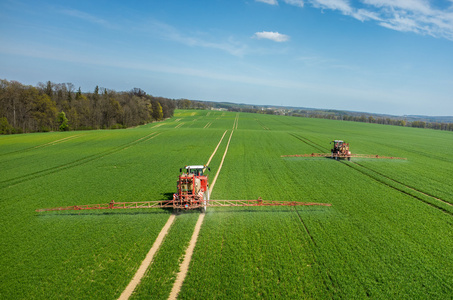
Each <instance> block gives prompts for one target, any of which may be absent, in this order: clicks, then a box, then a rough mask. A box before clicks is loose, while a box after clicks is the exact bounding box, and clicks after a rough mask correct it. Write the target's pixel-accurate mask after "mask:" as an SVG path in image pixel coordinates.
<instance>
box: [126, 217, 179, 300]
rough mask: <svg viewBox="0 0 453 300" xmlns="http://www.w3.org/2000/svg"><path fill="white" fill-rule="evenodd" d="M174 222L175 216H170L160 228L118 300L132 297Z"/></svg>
mask: <svg viewBox="0 0 453 300" xmlns="http://www.w3.org/2000/svg"><path fill="white" fill-rule="evenodd" d="M174 220H175V215H174V214H171V215H170V217H169V218H168V220H167V223H165V225H164V227H163V228H162V230H161V231H160V233H159V235H158V236H157V238H156V240H155V241H154V243H153V246H152V247H151V249H149V252H148V254H146V257H145V259H144V260H143V261H142V263H141V264H140V267H139V268H138V270H137V272H136V273H135V275H134V277H133V278H132V280H131V282H129V284H128V285H127V287H126V289H124V291H123V293H122V294H121V296H120V297H119V298H118V299H119V300H127V299H129V297H130V296H131V295H132V293H133V292H134V290H135V288H136V287H137V285H138V284H139V283H140V281H141V280H142V278H143V276H144V275H145V272H146V270H147V269H148V267H149V265H150V264H151V263H152V261H153V258H154V255H155V254H156V252H157V251H158V250H159V248H160V246H161V245H162V242H163V241H164V239H165V236H166V235H167V233H168V231H169V230H170V227H171V225H173V221H174Z"/></svg>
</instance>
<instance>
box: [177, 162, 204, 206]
mask: <svg viewBox="0 0 453 300" xmlns="http://www.w3.org/2000/svg"><path fill="white" fill-rule="evenodd" d="M205 170H209V171H210V170H211V169H210V168H209V167H205V166H202V165H193V166H186V167H184V168H181V169H179V172H180V173H181V174H180V175H179V178H178V181H177V186H176V188H177V192H176V193H175V194H173V208H174V209H176V210H180V209H185V210H187V209H194V208H199V209H200V210H201V211H202V212H206V205H207V204H208V202H209V183H208V177H207V176H206V175H203V172H204V171H205Z"/></svg>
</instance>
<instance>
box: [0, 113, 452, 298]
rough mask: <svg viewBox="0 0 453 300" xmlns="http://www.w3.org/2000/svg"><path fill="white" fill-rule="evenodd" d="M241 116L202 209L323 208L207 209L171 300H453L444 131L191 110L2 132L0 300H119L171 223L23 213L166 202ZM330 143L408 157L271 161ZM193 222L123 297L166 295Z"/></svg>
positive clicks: (191, 220)
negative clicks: (153, 118)
mask: <svg viewBox="0 0 453 300" xmlns="http://www.w3.org/2000/svg"><path fill="white" fill-rule="evenodd" d="M237 116H238V124H237V129H235V131H234V135H233V136H232V139H231V143H230V145H229V150H228V154H227V155H226V157H225V161H224V164H223V167H222V170H221V172H220V176H219V177H218V179H217V182H216V184H215V189H214V190H213V193H212V195H211V198H212V199H257V198H258V197H262V198H263V199H272V200H289V201H306V202H326V203H332V206H331V207H297V208H296V209H294V208H289V207H280V208H279V207H266V208H240V207H238V208H209V209H208V212H207V214H206V217H205V219H204V223H203V225H202V227H201V231H200V235H199V238H198V242H197V245H196V247H195V252H194V256H193V258H192V262H191V265H190V268H189V273H188V275H187V277H186V279H185V281H184V285H183V287H182V290H181V293H180V295H179V296H180V298H181V299H211V298H220V299H222V298H263V297H264V298H289V299H298V298H318V299H319V298H359V299H360V298H367V297H371V298H383V299H388V298H407V299H414V298H419V299H426V298H435V299H448V298H451V295H452V294H453V276H451V274H452V270H453V251H452V249H453V206H452V204H453V192H452V188H451V187H452V186H453V176H452V175H453V155H451V152H452V149H453V132H440V131H434V130H426V129H415V128H404V127H396V126H385V125H377V124H364V123H353V122H341V121H332V120H320V119H305V118H294V117H284V116H271V115H259V114H247V113H239V114H236V113H230V112H219V111H198V110H179V111H178V110H177V111H176V113H175V116H174V117H173V118H171V119H169V120H166V121H164V122H159V123H152V124H148V125H145V126H140V127H137V128H133V129H126V130H108V131H78V132H55V133H39V134H24V135H10V136H0V170H1V173H0V220H1V222H0V230H1V232H2V234H1V239H0V242H1V247H0V254H1V255H0V269H1V270H2V272H0V298H2V299H45V298H50V299H56V298H58V299H60V298H71V299H80V298H90V299H116V298H118V297H119V295H120V294H121V293H122V291H123V290H124V288H125V287H126V286H127V284H128V283H129V281H130V280H131V279H132V277H133V276H134V274H135V272H136V270H137V269H138V267H139V265H140V263H141V261H142V260H143V259H144V257H145V256H146V254H147V252H148V251H149V249H150V248H151V246H152V244H153V242H154V240H155V239H156V237H157V235H158V233H159V232H160V230H161V229H162V227H163V226H164V224H165V222H166V221H167V219H168V217H169V216H170V214H171V211H168V210H164V209H154V210H126V211H118V210H115V211H95V210H94V211H82V212H76V211H66V212H48V213H37V212H35V209H38V208H45V207H55V206H69V205H75V204H94V203H107V202H110V201H111V200H115V201H147V200H159V199H169V198H171V195H172V193H174V192H175V189H176V180H177V175H178V171H179V168H180V167H182V166H185V165H187V164H205V163H206V162H207V160H208V159H209V157H210V155H211V154H212V152H213V150H214V149H215V147H216V145H217V143H218V142H219V140H220V138H221V137H222V135H223V133H224V132H225V130H228V132H231V129H232V127H233V124H234V121H235V118H236V117H237ZM333 139H343V140H345V141H348V142H349V143H350V147H351V151H352V152H353V153H361V154H379V155H383V156H397V157H405V158H407V160H376V159H352V161H351V162H347V161H334V160H330V159H325V158H301V157H281V155H290V154H303V153H312V152H329V151H330V150H329V149H330V148H329V147H330V145H329V142H330V141H331V140H333ZM226 144H227V141H226V139H224V140H223V141H222V143H221V145H220V147H219V150H218V152H217V154H216V155H215V156H214V157H213V160H212V162H211V164H210V167H211V173H210V174H209V176H210V179H211V180H212V178H213V176H214V174H215V173H216V172H217V169H218V167H219V164H220V161H221V158H222V154H223V152H224V150H225V148H226ZM197 215H198V212H191V213H186V214H181V215H178V216H177V217H176V220H175V222H174V224H173V225H172V227H171V229H170V231H169V234H168V236H167V237H166V239H165V240H164V243H163V245H162V247H161V249H160V250H159V252H158V253H157V255H156V257H155V260H154V262H153V264H152V265H151V267H150V268H149V270H148V272H147V273H146V275H145V278H144V279H143V280H142V282H141V284H140V285H139V286H138V288H137V289H136V292H135V294H133V297H132V298H133V299H142V298H143V299H144V298H146V299H157V298H159V299H167V297H168V294H169V293H170V290H171V288H172V284H173V282H174V280H175V274H176V272H177V271H178V266H179V263H180V261H181V260H182V257H183V255H184V251H185V248H186V247H187V244H188V241H189V239H190V236H191V234H192V232H193V230H194V225H195V222H196V217H197Z"/></svg>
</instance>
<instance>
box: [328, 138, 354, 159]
mask: <svg viewBox="0 0 453 300" xmlns="http://www.w3.org/2000/svg"><path fill="white" fill-rule="evenodd" d="M330 143H331V144H332V143H333V147H332V149H331V150H330V153H331V156H330V157H332V158H335V159H336V160H338V159H339V158H347V159H348V160H351V151H349V143H345V142H343V141H342V140H334V141H332V142H330Z"/></svg>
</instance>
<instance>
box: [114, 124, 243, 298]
mask: <svg viewBox="0 0 453 300" xmlns="http://www.w3.org/2000/svg"><path fill="white" fill-rule="evenodd" d="M237 121H238V116H236V119H235V121H234V125H233V130H232V131H231V134H230V139H229V140H228V144H227V147H226V149H225V153H224V154H223V157H222V162H221V163H220V166H219V169H218V170H217V173H216V176H215V178H214V181H213V183H212V185H211V188H210V190H209V192H210V193H211V191H212V187H213V186H214V183H215V180H216V179H217V176H218V175H219V173H220V169H221V168H222V164H223V161H224V159H225V156H226V153H227V151H228V146H229V145H230V141H231V136H232V135H233V132H234V128H235V126H236V128H237ZM226 133H227V130H225V132H224V133H223V135H222V138H221V139H220V141H219V143H218V144H217V147H216V148H215V149H214V152H213V153H212V155H211V157H209V160H208V163H207V164H206V165H209V163H210V162H211V159H212V158H213V157H214V155H215V153H216V152H217V149H218V148H219V146H220V144H221V143H222V140H223V138H224V137H225V134H226ZM204 216H205V215H204V214H200V217H199V218H198V221H197V224H196V225H195V229H194V232H193V234H192V238H191V240H190V243H189V246H188V247H187V250H186V254H185V257H184V260H183V262H182V263H181V265H180V266H179V269H180V272H179V273H178V275H177V277H176V281H175V283H174V285H173V288H172V291H171V293H170V296H169V299H176V298H177V297H178V294H179V291H180V290H181V287H182V284H183V282H184V278H185V277H186V274H187V271H188V270H189V264H190V260H191V258H192V254H193V250H194V249H195V245H196V243H197V238H198V233H199V232H200V228H201V225H202V223H203V219H204ZM174 219H175V215H173V214H172V215H171V216H170V218H168V221H167V223H166V224H165V225H164V227H163V228H162V230H161V232H160V233H159V235H158V236H157V239H156V241H155V242H154V244H153V246H152V247H151V249H150V250H149V252H148V254H147V255H146V257H145V259H144V260H143V262H142V264H141V265H140V267H139V268H138V270H137V272H136V273H135V275H134V277H133V278H132V280H131V282H130V283H129V284H128V286H127V287H126V289H125V290H124V291H123V293H122V294H121V296H120V297H119V298H118V299H119V300H127V299H129V297H130V296H131V295H132V293H133V292H134V290H135V288H136V287H137V285H138V284H139V283H140V281H141V280H142V278H143V276H144V275H145V272H146V270H147V269H148V267H149V266H150V264H151V263H152V261H153V258H154V255H155V254H156V252H157V250H159V248H160V245H161V244H162V242H163V240H164V238H165V236H166V235H167V233H168V231H169V229H170V227H171V225H172V224H173V221H174Z"/></svg>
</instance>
